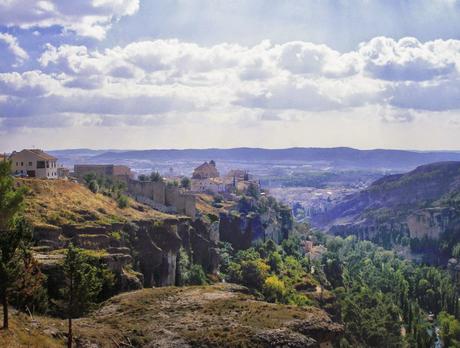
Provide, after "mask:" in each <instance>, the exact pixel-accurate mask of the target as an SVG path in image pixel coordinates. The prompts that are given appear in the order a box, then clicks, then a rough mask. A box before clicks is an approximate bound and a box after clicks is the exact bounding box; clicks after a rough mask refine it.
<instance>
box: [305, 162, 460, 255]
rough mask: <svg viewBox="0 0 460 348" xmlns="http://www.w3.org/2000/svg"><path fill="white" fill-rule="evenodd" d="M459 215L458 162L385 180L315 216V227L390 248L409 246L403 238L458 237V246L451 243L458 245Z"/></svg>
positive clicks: (459, 174) (425, 166)
mask: <svg viewBox="0 0 460 348" xmlns="http://www.w3.org/2000/svg"><path fill="white" fill-rule="evenodd" d="M459 213H460V162H439V163H432V164H428V165H423V166H420V167H418V168H416V169H415V170H413V171H411V172H408V173H405V174H397V175H389V176H385V177H383V178H381V179H379V180H377V181H375V182H374V183H373V184H372V185H370V186H369V187H368V188H367V189H365V190H362V191H360V192H358V193H356V194H352V195H350V196H347V197H345V198H344V199H342V200H341V201H339V202H338V203H337V204H336V205H335V206H333V207H332V208H331V209H329V210H328V211H327V212H326V213H324V214H320V215H317V216H315V217H314V218H313V219H312V223H313V225H315V226H316V227H319V228H323V229H326V230H329V231H330V232H332V233H335V234H339V235H348V234H356V235H358V236H360V237H362V238H364V239H370V240H373V241H375V242H378V243H380V244H383V245H385V246H387V247H389V246H391V245H392V244H394V243H396V244H404V243H406V244H407V239H404V237H408V238H410V239H411V240H418V241H419V242H420V241H424V240H439V239H441V238H445V237H446V235H447V234H452V233H454V234H455V235H456V236H454V239H455V240H449V243H450V244H452V243H454V242H455V241H456V240H457V239H460V231H459V230H458V226H460V218H459ZM455 231H457V232H459V233H455ZM414 244H417V242H415V243H412V244H411V245H412V246H414ZM451 247H452V245H449V246H448V248H447V249H450V248H451ZM415 249H417V248H415ZM446 251H449V250H446Z"/></svg>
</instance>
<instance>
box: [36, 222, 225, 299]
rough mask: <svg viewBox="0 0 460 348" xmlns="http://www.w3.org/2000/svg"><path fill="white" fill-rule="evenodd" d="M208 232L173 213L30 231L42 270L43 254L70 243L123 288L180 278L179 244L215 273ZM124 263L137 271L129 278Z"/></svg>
mask: <svg viewBox="0 0 460 348" xmlns="http://www.w3.org/2000/svg"><path fill="white" fill-rule="evenodd" d="M211 230H212V229H211V228H210V226H209V225H207V224H206V223H204V222H203V221H201V220H195V221H192V220H191V219H189V218H187V217H182V218H181V217H178V218H168V219H164V220H161V221H159V220H139V221H132V222H129V223H125V224H119V223H117V224H113V225H106V226H96V227H81V226H78V225H64V226H61V227H53V228H45V227H41V228H37V229H36V230H35V233H34V239H35V242H36V245H37V250H39V252H37V254H38V258H39V260H41V261H42V263H43V264H47V265H48V266H47V270H48V269H51V268H52V267H51V266H50V262H49V261H50V260H51V259H52V258H50V257H47V256H46V254H47V253H49V252H52V251H53V250H62V249H63V248H65V247H66V246H67V244H68V243H69V242H72V243H74V244H75V245H76V246H78V247H81V248H83V249H86V250H94V251H97V252H99V253H100V259H101V262H103V263H104V264H106V265H107V267H108V268H109V269H111V270H112V271H113V272H114V273H115V274H116V275H117V276H118V277H119V278H120V279H121V283H122V285H121V288H120V289H119V290H120V291H125V290H132V289H138V288H140V287H142V286H146V287H150V286H168V285H176V284H177V278H178V277H180V274H179V273H178V268H177V260H178V257H179V256H178V255H179V250H180V248H183V249H184V250H185V251H186V252H187V253H188V254H189V256H190V257H191V260H193V262H194V263H197V264H201V265H202V266H203V268H204V269H205V270H206V271H207V272H208V273H216V271H217V267H218V253H217V244H216V241H215V240H213V239H212V238H211V237H212V236H211ZM56 264H57V263H54V266H56ZM127 266H129V268H134V269H136V270H139V272H140V274H136V275H135V276H133V274H132V272H131V273H129V272H126V268H127ZM45 268H46V267H45Z"/></svg>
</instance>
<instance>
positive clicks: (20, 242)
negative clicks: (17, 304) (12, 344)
mask: <svg viewBox="0 0 460 348" xmlns="http://www.w3.org/2000/svg"><path fill="white" fill-rule="evenodd" d="M10 173H11V163H10V162H9V161H3V162H0V298H1V301H2V306H3V328H4V329H8V296H9V293H10V292H11V289H12V287H13V284H14V282H15V281H16V279H17V277H18V275H19V274H20V272H19V269H20V267H19V265H18V263H17V262H15V257H16V255H17V253H18V250H19V249H20V248H21V246H23V247H24V245H25V244H26V243H27V240H29V239H30V237H31V230H30V229H29V228H27V226H26V223H25V222H23V221H22V222H20V212H21V208H22V203H23V200H24V189H22V188H15V187H14V180H13V178H12V177H11V175H10Z"/></svg>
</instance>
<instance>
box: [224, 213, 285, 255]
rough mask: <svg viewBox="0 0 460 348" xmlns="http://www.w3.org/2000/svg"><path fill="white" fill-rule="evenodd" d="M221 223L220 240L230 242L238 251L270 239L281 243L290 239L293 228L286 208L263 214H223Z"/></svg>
mask: <svg viewBox="0 0 460 348" xmlns="http://www.w3.org/2000/svg"><path fill="white" fill-rule="evenodd" d="M219 221H220V224H219V236H220V239H221V240H222V241H225V242H230V243H231V244H232V246H233V248H234V249H236V250H240V249H247V248H249V247H251V246H252V245H254V243H258V242H265V241H266V240H268V239H272V240H274V241H275V242H276V243H281V242H282V241H283V240H284V239H286V238H288V237H289V232H290V231H291V230H292V227H293V220H292V214H291V211H290V210H289V209H284V208H283V209H280V210H279V211H274V210H272V209H267V210H266V211H265V212H263V213H255V212H249V213H244V212H242V213H237V212H236V211H231V212H228V213H221V214H220V216H219Z"/></svg>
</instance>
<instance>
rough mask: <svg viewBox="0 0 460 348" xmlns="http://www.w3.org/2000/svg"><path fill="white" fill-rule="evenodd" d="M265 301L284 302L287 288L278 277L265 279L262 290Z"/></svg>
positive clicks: (273, 276)
mask: <svg viewBox="0 0 460 348" xmlns="http://www.w3.org/2000/svg"><path fill="white" fill-rule="evenodd" d="M262 292H263V294H264V296H265V299H266V300H267V301H270V302H284V297H285V295H286V286H285V285H284V282H283V281H282V280H280V279H279V278H278V277H277V276H276V275H272V276H270V277H268V278H267V279H265V283H264V286H263V289H262Z"/></svg>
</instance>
